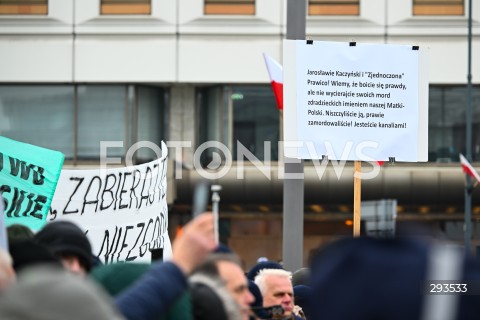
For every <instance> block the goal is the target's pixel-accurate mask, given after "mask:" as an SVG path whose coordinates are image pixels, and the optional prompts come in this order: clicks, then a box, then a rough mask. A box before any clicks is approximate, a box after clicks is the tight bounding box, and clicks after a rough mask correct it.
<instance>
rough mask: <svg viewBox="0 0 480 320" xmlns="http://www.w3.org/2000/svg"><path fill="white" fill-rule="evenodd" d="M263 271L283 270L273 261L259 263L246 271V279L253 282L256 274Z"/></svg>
mask: <svg viewBox="0 0 480 320" xmlns="http://www.w3.org/2000/svg"><path fill="white" fill-rule="evenodd" d="M263 269H283V267H282V266H281V265H280V264H279V263H276V262H274V261H264V262H259V263H257V264H256V265H254V266H253V267H252V268H251V269H250V271H248V273H247V278H248V279H249V280H252V281H254V280H255V277H256V276H257V274H258V273H259V272H260V270H263Z"/></svg>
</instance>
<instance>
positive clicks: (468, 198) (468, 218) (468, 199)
mask: <svg viewBox="0 0 480 320" xmlns="http://www.w3.org/2000/svg"><path fill="white" fill-rule="evenodd" d="M467 80H468V84H467V112H465V116H466V130H465V131H466V158H467V160H468V161H471V160H472V0H469V1H468V75H467ZM466 178H467V183H466V186H465V221H464V223H465V226H464V227H465V253H466V255H467V256H470V238H471V234H472V194H471V192H469V190H470V189H471V187H472V186H471V179H470V176H469V175H468V174H467V176H466Z"/></svg>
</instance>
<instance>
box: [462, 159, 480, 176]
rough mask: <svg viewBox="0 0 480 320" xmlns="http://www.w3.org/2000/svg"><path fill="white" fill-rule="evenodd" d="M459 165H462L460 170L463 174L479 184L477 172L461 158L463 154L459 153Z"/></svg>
mask: <svg viewBox="0 0 480 320" xmlns="http://www.w3.org/2000/svg"><path fill="white" fill-rule="evenodd" d="M460 163H461V164H462V169H463V172H465V173H466V174H468V175H469V176H471V177H472V178H474V179H475V180H477V182H480V175H478V172H477V170H475V169H474V168H473V167H472V165H471V164H470V162H468V160H467V158H465V157H464V156H463V154H461V153H460Z"/></svg>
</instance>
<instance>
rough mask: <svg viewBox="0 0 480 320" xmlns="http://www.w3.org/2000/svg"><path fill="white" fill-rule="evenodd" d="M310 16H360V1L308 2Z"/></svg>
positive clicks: (332, 0)
mask: <svg viewBox="0 0 480 320" xmlns="http://www.w3.org/2000/svg"><path fill="white" fill-rule="evenodd" d="M308 14H309V15H311V16H315V15H341V16H356V15H359V14H360V0H308Z"/></svg>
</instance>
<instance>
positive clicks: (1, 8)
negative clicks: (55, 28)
mask: <svg viewBox="0 0 480 320" xmlns="http://www.w3.org/2000/svg"><path fill="white" fill-rule="evenodd" d="M0 14H15V15H17V14H35V15H46V14H48V0H0Z"/></svg>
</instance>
